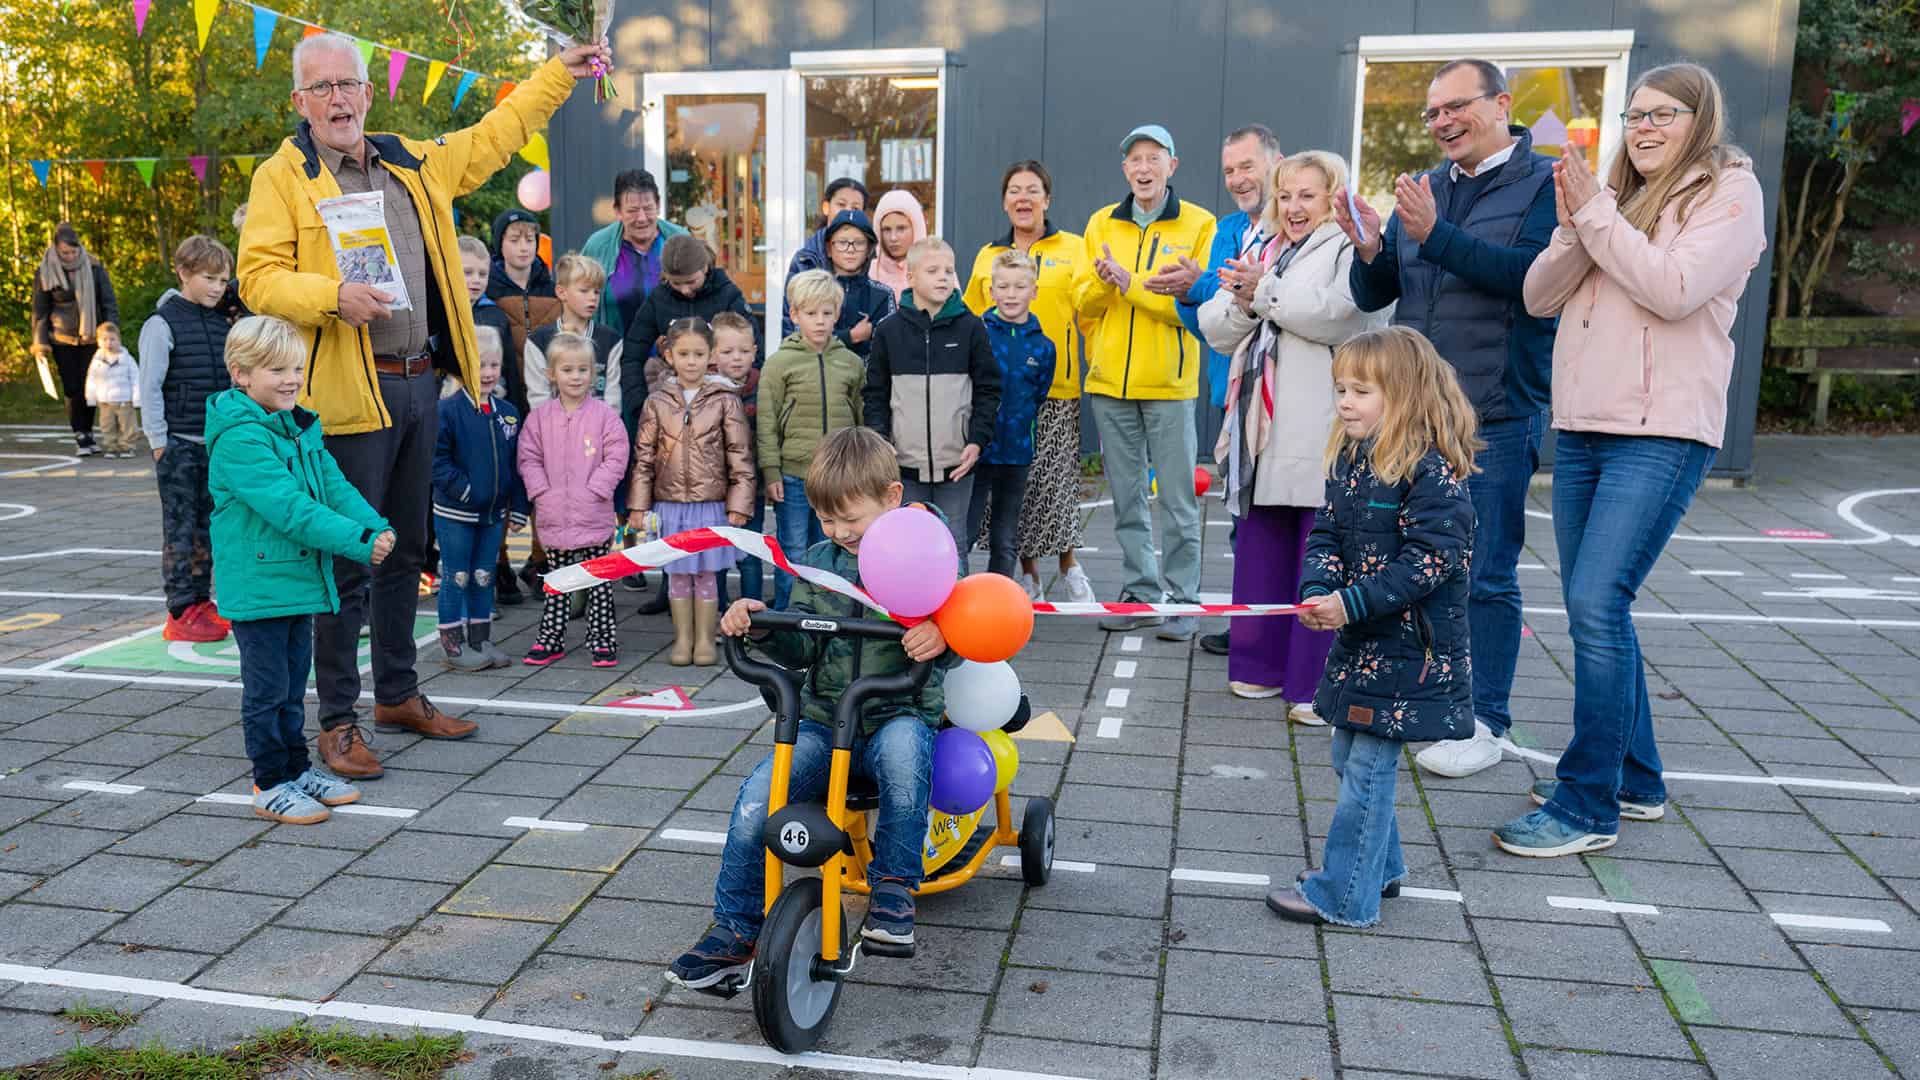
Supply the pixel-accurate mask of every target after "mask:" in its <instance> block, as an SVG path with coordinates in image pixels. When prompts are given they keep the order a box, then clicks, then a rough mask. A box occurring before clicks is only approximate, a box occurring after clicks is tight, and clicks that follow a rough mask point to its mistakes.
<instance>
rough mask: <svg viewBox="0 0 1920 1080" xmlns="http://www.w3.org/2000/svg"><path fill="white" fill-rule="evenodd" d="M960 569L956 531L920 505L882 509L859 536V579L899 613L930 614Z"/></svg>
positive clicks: (945, 599)
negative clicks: (955, 537) (864, 532)
mask: <svg viewBox="0 0 1920 1080" xmlns="http://www.w3.org/2000/svg"><path fill="white" fill-rule="evenodd" d="M959 572H960V552H959V551H958V550H957V549H955V548H954V546H953V533H951V532H949V531H947V527H946V526H945V525H943V524H941V522H940V519H939V518H937V517H934V516H933V515H932V514H931V513H928V512H927V511H925V510H922V509H921V508H919V507H917V506H902V507H898V508H896V509H893V510H889V511H887V512H886V513H884V514H881V515H880V518H879V520H877V521H875V522H874V523H873V524H872V525H870V526H868V528H867V532H866V535H865V536H862V537H861V538H860V584H861V585H862V586H864V587H865V588H866V590H867V591H868V592H870V593H872V594H873V598H874V599H875V600H878V601H880V603H881V604H883V605H885V607H886V609H887V610H888V611H890V612H892V613H894V614H895V615H931V614H933V613H934V612H935V611H938V610H940V605H941V604H944V603H946V602H947V595H948V594H949V593H951V592H953V586H954V584H955V581H956V579H957V577H958V575H959Z"/></svg>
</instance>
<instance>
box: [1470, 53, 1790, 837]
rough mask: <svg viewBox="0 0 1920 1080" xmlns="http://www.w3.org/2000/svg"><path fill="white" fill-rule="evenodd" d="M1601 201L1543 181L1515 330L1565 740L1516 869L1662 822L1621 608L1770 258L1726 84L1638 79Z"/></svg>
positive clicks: (1693, 68)
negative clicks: (1569, 694) (1543, 341)
mask: <svg viewBox="0 0 1920 1080" xmlns="http://www.w3.org/2000/svg"><path fill="white" fill-rule="evenodd" d="M1621 119H1622V120H1623V121H1624V122H1625V132H1626V138H1625V146H1624V148H1623V149H1622V150H1621V152H1620V153H1619V154H1618V155H1617V156H1616V157H1615V159H1614V161H1613V165H1612V169H1611V171H1610V172H1609V174H1608V177H1607V186H1606V187H1604V188H1603V187H1601V185H1600V183H1599V181H1598V180H1596V179H1595V178H1594V176H1593V174H1592V173H1591V172H1589V171H1588V170H1587V167H1586V163H1585V161H1584V160H1582V159H1581V157H1580V155H1579V154H1578V153H1573V154H1569V155H1566V156H1564V157H1562V159H1561V160H1560V161H1559V162H1558V163H1556V164H1555V165H1554V167H1553V168H1554V194H1555V197H1556V202H1557V211H1558V214H1559V218H1560V227H1559V228H1558V229H1557V230H1555V232H1554V235H1553V242H1552V243H1550V244H1549V245H1548V246H1547V249H1546V250H1545V251H1544V252H1542V253H1541V254H1540V256H1539V258H1537V259H1536V260H1535V261H1534V263H1533V266H1532V268H1531V269H1530V270H1528V272H1527V280H1526V286H1525V297H1526V305H1527V311H1528V312H1529V313H1531V314H1533V315H1536V316H1548V315H1558V316H1559V317H1560V328H1559V331H1558V333H1557V335H1556V337H1555V339H1554V347H1553V426H1554V428H1555V430H1556V431H1557V432H1558V434H1557V435H1556V441H1555V443H1554V456H1553V529H1554V535H1555V539H1556V540H1557V542H1558V545H1559V549H1560V580H1561V589H1562V591H1563V593H1564V595H1565V599H1566V606H1567V618H1568V621H1569V622H1570V623H1571V624H1572V634H1573V656H1574V676H1573V740H1572V742H1570V743H1569V744H1568V746H1567V749H1566V751H1565V752H1564V753H1563V754H1561V755H1560V763H1559V766H1558V769H1557V770H1556V779H1553V780H1542V781H1540V782H1539V783H1537V784H1535V785H1534V786H1533V792H1532V795H1533V801H1534V802H1536V803H1538V804H1540V809H1538V810H1535V811H1533V812H1532V813H1529V814H1527V815H1525V816H1523V817H1520V818H1516V819H1515V820H1513V821H1510V822H1508V823H1507V824H1505V825H1503V826H1501V827H1500V828H1499V829H1498V830H1496V831H1495V832H1494V843H1496V844H1497V845H1498V846H1499V847H1500V848H1501V849H1502V850H1504V851H1507V852H1510V853H1512V854H1515V855H1526V856H1534V857H1547V856H1554V855H1574V854H1580V853H1584V852H1590V851H1598V850H1600V849H1602V848H1607V847H1611V846H1613V843H1614V840H1615V839H1616V836H1617V834H1618V833H1619V830H1620V819H1621V818H1623V817H1625V818H1629V819H1632V820H1637V821H1652V820H1655V819H1657V818H1659V817H1661V816H1662V815H1664V814H1665V813H1666V797H1667V796H1666V785H1665V783H1664V781H1663V779H1662V777H1661V770H1660V751H1659V748H1658V747H1657V746H1656V745H1655V744H1654V737H1653V718H1652V715H1651V713H1650V712H1649V710H1648V707H1647V677H1646V672H1645V670H1644V669H1643V668H1642V666H1641V662H1640V642H1639V639H1638V638H1637V637H1636V636H1635V634H1634V629H1633V618H1632V613H1631V609H1632V606H1633V600H1634V597H1635V595H1636V594H1637V593H1638V592H1639V589H1640V583H1641V582H1642V581H1644V580H1646V576H1647V572H1648V571H1650V570H1651V569H1653V564H1654V562H1655V561H1657V560H1658V559H1659V558H1660V553H1661V551H1662V550H1664V549H1665V548H1666V545H1667V540H1668V539H1669V538H1671V537H1672V536H1673V531H1674V529H1675V528H1677V527H1678V526H1679V524H1680V518H1681V517H1682V515H1684V514H1685V513H1686V511H1687V506H1688V504H1689V503H1691V502H1692V501H1693V494H1694V492H1695V491H1696V490H1698V488H1699V487H1700V483H1701V481H1703V480H1704V479H1705V478H1706V475H1707V469H1708V467H1709V466H1711V465H1712V464H1713V455H1714V452H1715V451H1716V450H1717V449H1719V447H1720V440H1721V435H1722V432H1723V431H1724V429H1725V426H1726V418H1727V383H1728V380H1729V379H1730V378H1731V377H1732V374H1733V356H1734V346H1733V339H1732V338H1731V337H1730V336H1729V331H1730V330H1731V329H1732V326H1733V319H1734V312H1735V308H1736V306H1737V304H1738V303H1739V300H1740V294H1741V292H1742V291H1744V290H1745V289H1746V286H1747V279H1748V277H1749V275H1751V274H1752V272H1753V268H1754V266H1755V265H1756V264H1758V262H1759V261H1760V253H1761V251H1762V250H1764V249H1765V247H1766V220H1765V217H1764V215H1763V212H1762V209H1761V202H1760V182H1759V181H1758V180H1757V179H1755V177H1754V175H1753V166H1752V163H1751V162H1750V161H1749V160H1748V159H1747V156H1746V155H1745V154H1743V153H1741V152H1740V150H1738V149H1737V148H1735V147H1733V146H1732V145H1730V144H1728V143H1727V141H1726V109H1725V104H1724V100H1723V99H1722V97H1721V93H1720V84H1719V83H1718V82H1716V81H1715V80H1714V77H1713V75H1712V73H1710V72H1709V71H1707V70H1706V69H1705V68H1703V67H1700V66H1698V65H1695V64H1669V65H1667V66H1665V67H1659V68H1655V69H1653V70H1652V71H1649V72H1647V73H1646V74H1644V75H1642V76H1640V79H1639V81H1638V82H1636V83H1635V84H1634V88H1633V93H1632V94H1631V95H1630V98H1629V101H1628V104H1627V111H1626V113H1624V114H1623V115H1622V117H1621Z"/></svg>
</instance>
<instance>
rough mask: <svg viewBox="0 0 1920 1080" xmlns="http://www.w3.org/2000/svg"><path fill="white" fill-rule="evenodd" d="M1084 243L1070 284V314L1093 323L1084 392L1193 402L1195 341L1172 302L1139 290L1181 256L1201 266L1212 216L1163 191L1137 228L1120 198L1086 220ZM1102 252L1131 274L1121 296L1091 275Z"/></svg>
mask: <svg viewBox="0 0 1920 1080" xmlns="http://www.w3.org/2000/svg"><path fill="white" fill-rule="evenodd" d="M1086 242H1087V256H1086V258H1085V259H1084V260H1083V261H1082V262H1081V263H1080V265H1079V266H1077V267H1075V269H1074V279H1073V300H1074V307H1075V308H1076V309H1078V310H1079V312H1080V318H1081V319H1083V320H1087V321H1090V322H1092V323H1093V332H1092V333H1091V334H1089V335H1088V337H1087V385H1086V392H1087V393H1089V394H1103V395H1105V396H1107V397H1113V398H1134V399H1142V400H1173V401H1178V400H1181V399H1184V398H1191V397H1195V396H1197V395H1198V394H1199V387H1200V342H1199V341H1198V340H1197V339H1195V338H1194V336H1193V335H1192V334H1189V333H1188V332H1187V330H1186V327H1184V326H1182V325H1181V323H1180V314H1179V311H1178V310H1177V309H1176V307H1175V298H1174V297H1171V296H1161V295H1160V294H1159V293H1155V292H1149V291H1147V285H1146V283H1147V279H1148V278H1150V277H1152V276H1153V275H1154V272H1155V271H1156V270H1160V269H1163V268H1164V267H1166V265H1167V264H1168V263H1171V262H1176V261H1178V260H1179V259H1180V257H1181V256H1183V255H1184V256H1186V257H1187V258H1190V259H1193V260H1194V261H1195V262H1198V263H1200V264H1202V265H1205V264H1206V260H1207V252H1208V249H1209V248H1211V247H1212V246H1213V215H1212V214H1210V213H1208V212H1207V211H1205V210H1202V209H1201V208H1200V207H1198V206H1195V205H1193V204H1192V203H1190V202H1181V201H1180V199H1179V197H1178V196H1176V195H1175V194H1174V193H1173V191H1172V190H1171V189H1169V190H1168V192H1167V201H1166V205H1165V206H1163V207H1161V209H1160V216H1159V217H1158V218H1156V219H1154V220H1153V222H1152V223H1150V224H1148V225H1147V227H1146V228H1144V229H1143V228H1141V227H1140V226H1138V225H1136V224H1134V221H1133V196H1132V195H1128V196H1127V197H1126V198H1124V199H1122V200H1120V201H1119V202H1117V203H1114V204H1113V205H1112V206H1107V207H1102V208H1101V209H1100V210H1098V211H1095V212H1094V215H1093V216H1092V217H1091V218H1088V219H1087V231H1086ZM1103 247H1104V248H1106V249H1107V250H1110V251H1112V252H1113V258H1114V260H1115V261H1116V262H1118V263H1119V264H1120V265H1121V266H1122V267H1125V268H1126V269H1127V270H1129V271H1130V272H1131V273H1132V274H1133V280H1132V281H1131V282H1129V283H1128V285H1127V291H1126V292H1125V293H1124V294H1123V293H1121V292H1120V291H1119V290H1118V289H1115V288H1114V287H1113V286H1112V285H1109V284H1107V283H1106V282H1105V281H1102V280H1100V276H1099V275H1098V274H1095V273H1094V272H1093V261H1094V260H1095V259H1098V258H1100V257H1101V255H1102V250H1101V249H1102V248H1103Z"/></svg>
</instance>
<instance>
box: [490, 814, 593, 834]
mask: <svg viewBox="0 0 1920 1080" xmlns="http://www.w3.org/2000/svg"><path fill="white" fill-rule="evenodd" d="M500 824H502V825H505V826H506V827H507V828H509V829H538V830H540V831H542V832H586V831H587V823H586V822H584V821H547V820H545V819H544V818H537V817H510V818H508V819H507V820H505V821H503V822H501V823H500Z"/></svg>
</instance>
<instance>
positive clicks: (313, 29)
mask: <svg viewBox="0 0 1920 1080" xmlns="http://www.w3.org/2000/svg"><path fill="white" fill-rule="evenodd" d="M326 32H327V28H326V27H324V26H313V25H309V26H308V27H307V28H306V29H305V30H302V31H300V36H301V38H303V39H305V38H310V37H317V36H319V35H321V34H324V33H326Z"/></svg>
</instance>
